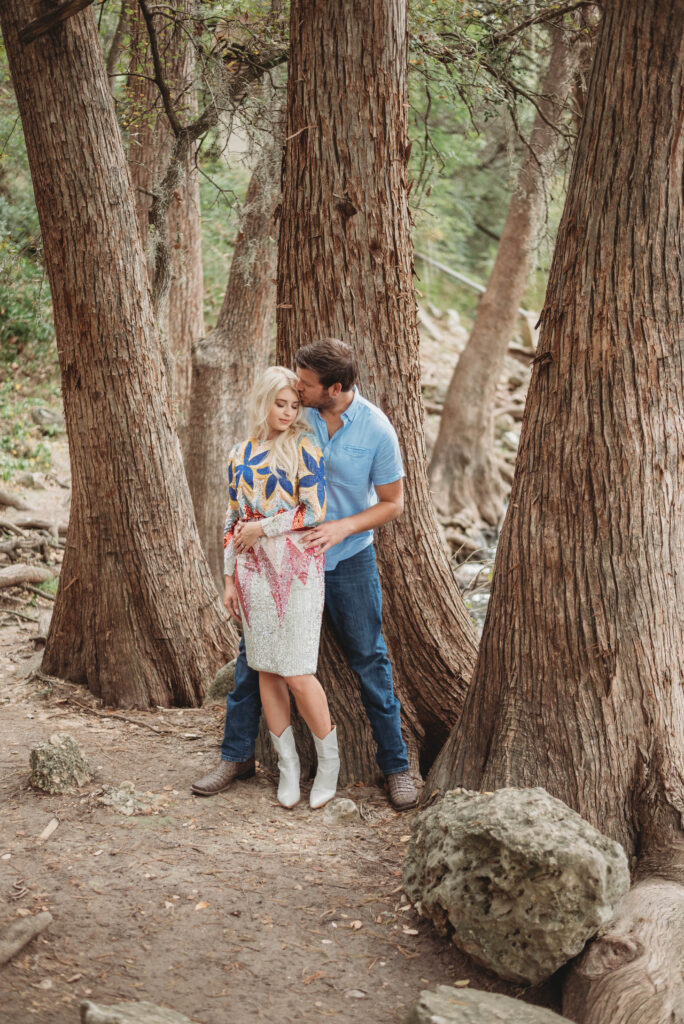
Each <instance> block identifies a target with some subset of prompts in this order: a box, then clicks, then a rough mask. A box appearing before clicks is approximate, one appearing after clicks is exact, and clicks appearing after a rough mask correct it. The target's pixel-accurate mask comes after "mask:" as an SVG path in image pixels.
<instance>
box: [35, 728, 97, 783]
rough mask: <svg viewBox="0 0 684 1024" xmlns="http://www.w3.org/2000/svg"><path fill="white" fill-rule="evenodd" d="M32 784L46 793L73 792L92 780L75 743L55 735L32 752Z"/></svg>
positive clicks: (88, 767) (65, 735)
mask: <svg viewBox="0 0 684 1024" xmlns="http://www.w3.org/2000/svg"><path fill="white" fill-rule="evenodd" d="M30 760H31V779H30V782H31V785H32V786H33V787H34V788H35V789H42V790H43V791H44V792H46V793H74V792H75V791H76V790H77V789H78V788H79V787H80V786H83V785H84V784H85V783H86V782H88V781H89V780H90V779H92V777H93V770H92V768H91V767H90V765H89V764H88V762H87V761H86V759H85V757H84V756H83V754H82V753H81V748H80V747H79V745H78V743H77V742H76V740H74V739H73V738H72V737H71V736H68V735H67V734H66V733H54V734H53V735H52V736H51V737H50V739H49V741H48V742H47V743H39V744H38V746H37V747H34V748H33V750H32V751H31V756H30Z"/></svg>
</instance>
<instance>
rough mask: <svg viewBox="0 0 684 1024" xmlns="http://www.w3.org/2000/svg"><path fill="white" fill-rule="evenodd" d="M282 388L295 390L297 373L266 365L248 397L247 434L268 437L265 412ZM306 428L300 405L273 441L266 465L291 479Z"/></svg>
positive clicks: (262, 437) (283, 367) (263, 438)
mask: <svg viewBox="0 0 684 1024" xmlns="http://www.w3.org/2000/svg"><path fill="white" fill-rule="evenodd" d="M283 388H291V389H292V391H294V392H295V394H296V393H297V374H296V373H293V372H292V370H288V369H287V367H286V366H269V368H268V369H267V370H264V372H263V373H262V375H261V376H260V377H259V379H258V380H257V381H256V383H255V384H254V387H253V388H252V391H251V393H250V396H249V436H250V437H253V438H256V439H258V440H260V441H265V440H266V439H267V438H268V432H269V429H270V428H269V426H268V420H267V417H268V414H269V412H270V411H271V408H272V407H273V403H274V402H275V399H276V395H277V394H278V392H279V391H282V390H283ZM308 430H309V427H308V424H307V422H306V420H305V419H304V416H303V410H302V406H301V405H300V406H299V409H298V411H297V415H296V416H295V418H294V420H293V421H292V423H291V424H290V426H289V427H288V428H287V430H283V431H281V432H280V433H279V434H278V436H277V437H276V438H275V440H274V441H273V447H272V448H271V455H270V458H269V465H270V466H272V467H273V468H274V469H276V468H278V469H283V470H285V472H286V473H287V475H288V476H289V477H290V478H292V479H294V477H296V475H297V470H298V468H299V456H298V451H297V448H298V445H299V441H300V439H301V436H302V434H306V433H307V432H308Z"/></svg>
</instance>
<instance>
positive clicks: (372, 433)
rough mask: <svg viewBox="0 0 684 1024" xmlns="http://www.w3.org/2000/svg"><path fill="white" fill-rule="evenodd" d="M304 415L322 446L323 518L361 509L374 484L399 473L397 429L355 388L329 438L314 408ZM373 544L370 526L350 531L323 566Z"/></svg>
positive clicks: (371, 499)
mask: <svg viewBox="0 0 684 1024" xmlns="http://www.w3.org/2000/svg"><path fill="white" fill-rule="evenodd" d="M306 415H307V418H308V420H309V424H310V426H311V428H312V430H313V433H314V436H315V438H316V440H317V441H318V444H319V445H320V447H321V449H322V450H323V457H324V459H325V475H326V481H327V498H328V511H327V515H326V521H329V520H332V519H344V518H345V517H346V516H355V515H357V513H359V512H365V510H366V509H367V508H370V507H371V505H375V504H377V501H378V497H377V495H376V493H375V487H376V486H377V487H382V486H383V484H391V483H394V482H395V481H396V480H400V479H401V478H402V477H403V475H404V467H403V465H402V461H401V452H400V451H399V441H398V439H397V434H396V431H395V429H394V427H393V426H392V424H391V423H390V421H389V420H388V419H387V417H386V416H385V414H384V412H382V410H381V409H378V407H377V405H373V404H372V402H369V401H367V400H366V399H365V398H363V397H362V396H361V395H360V394H359V392H358V391H357V389H356V388H354V398H353V400H352V402H351V404H350V405H349V406H348V408H347V409H345V411H344V412H343V413H342V426H341V427H340V429H339V430H337V431H336V432H335V433H334V434H333V436H332V437H329V436H328V425H327V423H326V422H325V420H324V419H323V417H322V416H321V414H320V412H319V411H318V409H307V410H306ZM372 543H373V531H372V530H364V531H363V533H353V534H352V535H351V536H350V537H346V538H345V539H344V540H343V541H340V543H339V544H335V546H334V547H332V548H330V550H329V551H326V553H325V568H326V571H328V570H329V569H334V568H335V566H336V565H337V564H338V563H339V562H341V561H343V560H344V559H345V558H351V556H352V555H357V554H358V553H359V551H363V549H364V548H366V547H368V545H369V544H372Z"/></svg>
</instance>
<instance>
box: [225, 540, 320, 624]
mask: <svg viewBox="0 0 684 1024" xmlns="http://www.w3.org/2000/svg"><path fill="white" fill-rule="evenodd" d="M324 558H325V556H324V555H322V554H320V553H318V552H316V551H314V550H307V549H304V550H301V549H300V548H298V547H297V545H296V544H293V543H292V541H291V540H290V538H289V537H286V538H285V554H284V556H283V561H282V567H281V570H280V572H278V570H277V569H276V567H275V566H274V565H273V563H272V562H271V560H270V558H269V557H268V555H267V554H266V552H265V551H264V550H263V548H262V546H261V545H258V546H257V547H256V548H251V549H250V550H249V551H248V552H247V553H246V554H245V556H244V561H243V564H242V565H240V564H239V562H238V566H237V569H238V571H237V572H236V573H235V589H236V590H237V593H238V599H239V601H240V604H241V605H242V610H243V612H244V615H245V620H246V622H247V625H248V626H249V625H250V621H249V615H250V606H251V599H250V598H251V589H252V588H251V583H252V579H253V577H254V575H255V574H256V575H257V576H261V572H262V569H263V571H264V572H265V574H266V578H267V579H268V584H269V588H270V591H271V594H272V595H273V600H274V601H275V606H276V611H277V613H278V623H279V625H281V626H282V624H283V619H284V618H285V613H286V612H287V605H288V601H289V600H290V591H291V590H292V583H293V582H294V580H295V579H298V580H299V581H300V582H301V583H306V581H307V579H308V577H309V565H310V563H311V561H312V560H313V561H314V563H315V564H316V567H317V569H318V571H319V572H322V571H323V564H324Z"/></svg>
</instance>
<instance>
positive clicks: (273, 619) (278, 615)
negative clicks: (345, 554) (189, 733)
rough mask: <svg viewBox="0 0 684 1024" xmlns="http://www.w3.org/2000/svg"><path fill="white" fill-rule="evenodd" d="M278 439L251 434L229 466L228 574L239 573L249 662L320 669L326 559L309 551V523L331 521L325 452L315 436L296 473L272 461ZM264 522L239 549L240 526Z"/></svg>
mask: <svg viewBox="0 0 684 1024" xmlns="http://www.w3.org/2000/svg"><path fill="white" fill-rule="evenodd" d="M270 453H271V443H270V442H269V441H259V440H255V439H254V438H250V439H248V440H247V441H243V442H242V443H241V444H238V445H236V446H235V448H233V450H232V451H231V453H230V460H229V465H228V510H227V513H226V525H225V531H224V538H223V547H224V572H225V573H226V575H229V576H230V575H234V576H235V588H236V590H237V594H238V599H239V602H240V611H241V614H242V625H243V631H244V638H245V649H246V654H247V663H248V665H249V666H250V667H251V668H253V669H256V670H257V671H262V672H274V673H276V674H278V675H283V676H294V675H308V674H309V673H314V672H315V671H316V665H317V662H318V643H319V638H320V632H321V617H322V614H323V589H324V569H325V556H324V555H319V554H314V553H313V552H311V551H307V550H306V548H305V547H304V542H305V539H306V535H307V532H308V528H310V527H312V526H314V525H315V524H316V523H321V522H323V520H324V519H325V467H324V462H323V453H322V452H321V450H320V448H319V447H318V445H317V444H316V443H315V442H314V441H313V440H312V439H311V437H310V436H309V435H308V434H303V435H302V437H301V438H300V440H299V444H298V470H297V475H296V477H294V478H293V477H290V476H288V475H287V473H286V472H285V471H284V470H282V469H279V468H277V467H276V468H274V467H272V466H271V465H270V464H269V461H270V459H269V457H270ZM254 519H264V520H265V522H264V532H265V534H266V536H264V537H260V538H259V540H258V541H257V543H256V544H255V545H254V547H253V548H252V549H251V550H250V551H247V552H244V553H240V554H237V553H236V551H235V544H234V531H235V527H236V525H237V524H238V523H239V522H240V521H242V522H248V521H249V520H254Z"/></svg>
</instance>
